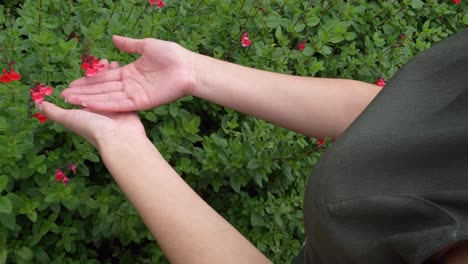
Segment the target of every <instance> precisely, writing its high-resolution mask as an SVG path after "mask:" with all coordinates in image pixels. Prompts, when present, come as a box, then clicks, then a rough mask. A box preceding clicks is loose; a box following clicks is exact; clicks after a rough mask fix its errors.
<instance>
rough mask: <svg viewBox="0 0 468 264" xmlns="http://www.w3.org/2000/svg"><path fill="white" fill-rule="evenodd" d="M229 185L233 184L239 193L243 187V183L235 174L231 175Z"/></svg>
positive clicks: (233, 187)
mask: <svg viewBox="0 0 468 264" xmlns="http://www.w3.org/2000/svg"><path fill="white" fill-rule="evenodd" d="M229 185H231V187H232V189H233V190H234V191H235V192H236V193H238V192H239V191H240V187H241V184H240V182H239V181H238V179H237V178H236V177H234V176H231V177H230V178H229Z"/></svg>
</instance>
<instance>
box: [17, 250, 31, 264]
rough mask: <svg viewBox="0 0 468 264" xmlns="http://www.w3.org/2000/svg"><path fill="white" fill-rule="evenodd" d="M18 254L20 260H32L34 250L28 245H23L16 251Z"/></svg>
mask: <svg viewBox="0 0 468 264" xmlns="http://www.w3.org/2000/svg"><path fill="white" fill-rule="evenodd" d="M16 256H17V258H18V260H19V261H23V262H31V261H32V260H33V252H32V250H31V249H30V248H28V247H21V248H20V249H18V250H17V251H16Z"/></svg>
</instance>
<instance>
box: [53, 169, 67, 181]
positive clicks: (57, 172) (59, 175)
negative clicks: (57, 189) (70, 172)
mask: <svg viewBox="0 0 468 264" xmlns="http://www.w3.org/2000/svg"><path fill="white" fill-rule="evenodd" d="M65 177H67V176H66V175H65V173H63V171H62V170H60V169H56V170H55V181H56V182H58V181H61V180H63V179H64V178H65Z"/></svg>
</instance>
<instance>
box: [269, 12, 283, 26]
mask: <svg viewBox="0 0 468 264" xmlns="http://www.w3.org/2000/svg"><path fill="white" fill-rule="evenodd" d="M265 23H266V25H267V26H268V27H269V28H277V27H279V26H280V25H281V23H282V20H281V17H280V16H278V15H277V14H275V15H269V16H267V17H266V18H265Z"/></svg>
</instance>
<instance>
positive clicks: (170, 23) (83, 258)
mask: <svg viewBox="0 0 468 264" xmlns="http://www.w3.org/2000/svg"><path fill="white" fill-rule="evenodd" d="M4 2H6V3H4V4H3V5H0V26H1V27H2V31H0V52H1V53H2V54H1V56H0V58H2V57H4V59H0V69H1V70H2V75H1V76H0V156H1V158H0V263H6V262H11V263H114V262H119V263H164V262H166V260H165V258H164V256H163V254H162V252H161V250H160V249H159V248H158V247H157V245H155V243H154V242H153V240H152V238H151V235H150V233H149V232H148V230H147V229H146V228H145V226H144V225H143V223H142V221H141V220H140V219H139V217H138V215H137V214H136V212H135V210H134V209H133V208H132V206H131V205H130V204H129V202H128V201H127V200H126V199H125V197H124V196H123V194H122V192H121V191H120V189H119V188H118V186H117V185H116V183H115V182H114V181H113V179H112V177H111V176H110V174H109V173H108V172H107V170H106V169H105V167H104V166H103V164H102V163H101V162H100V159H99V156H98V155H97V152H96V150H95V149H94V148H93V147H92V146H91V145H90V144H89V143H87V142H85V141H84V140H83V139H81V138H80V137H78V136H76V135H74V134H72V133H70V132H68V131H66V130H65V129H64V128H63V127H61V126H60V125H57V124H54V123H52V122H50V121H46V117H44V116H42V115H40V114H38V113H35V114H33V111H34V110H33V105H34V101H40V100H48V101H52V102H54V103H56V104H58V105H59V106H61V107H65V108H67V107H68V108H69V107H70V106H69V105H67V104H66V103H65V102H63V100H61V98H59V94H60V91H61V90H62V89H64V88H65V87H66V86H67V84H68V83H69V82H70V81H72V80H74V79H77V78H79V77H81V76H83V75H93V74H96V73H97V72H99V71H100V70H102V68H103V67H102V66H101V65H99V61H98V60H97V58H107V59H109V60H116V61H119V62H120V63H121V64H125V63H128V62H130V61H133V60H135V59H136V56H135V55H131V54H125V53H121V52H118V51H117V50H116V49H115V48H113V47H112V44H111V36H112V35H113V34H118V35H124V36H129V37H134V38H145V37H156V38H162V39H166V40H171V41H176V42H178V43H180V44H181V45H183V46H185V47H186V48H188V49H190V50H193V51H196V52H199V53H202V54H206V55H209V56H213V57H215V58H220V59H223V60H227V61H232V62H235V63H238V64H243V65H247V66H250V67H255V68H259V69H264V70H270V71H276V72H283V73H288V74H296V75H303V76H318V77H339V78H351V79H357V80H362V81H366V82H369V83H377V84H378V85H382V86H383V85H385V80H388V79H390V78H391V77H392V75H393V74H394V73H395V72H396V71H397V70H398V69H399V68H400V67H401V66H402V65H403V64H404V63H406V62H407V61H408V60H409V59H410V58H411V57H413V56H414V55H415V54H417V53H418V52H420V51H423V50H426V49H428V48H429V47H430V46H431V45H433V44H434V43H436V42H439V41H442V40H444V39H445V38H447V37H448V36H450V35H452V34H454V33H456V32H458V31H460V30H462V29H463V28H464V27H466V26H467V25H468V15H467V13H468V4H467V2H468V1H451V0H447V1H429V2H423V1H421V0H403V1H347V2H344V1H315V0H311V1H300V0H291V1H280V0H261V1H252V0H241V1H228V0H219V1H211V0H205V1H190V0H178V1H170V0H166V1H146V0H129V1H110V0H104V1H95V0H82V1H55V0H50V1H45V0H44V1H32V0H25V1H21V4H19V2H20V1H4ZM91 54H93V55H91ZM13 61H14V62H15V63H12V62H13ZM52 87H53V88H52ZM311 103H313V102H311ZM141 117H142V120H143V122H144V125H145V128H146V131H147V134H148V136H149V137H150V138H151V140H152V141H153V142H154V144H155V146H157V148H158V149H159V150H160V152H161V153H162V154H163V155H164V157H165V158H166V159H167V160H168V161H169V162H170V163H171V164H172V165H173V166H174V167H175V169H176V170H177V171H178V172H179V173H180V175H181V176H182V177H183V178H184V179H185V180H186V181H187V182H188V183H189V184H190V185H191V186H192V187H193V188H194V189H195V190H196V191H197V192H198V193H199V194H200V195H201V196H202V197H203V198H204V199H205V200H206V201H207V202H208V203H210V204H211V205H212V206H213V207H214V208H215V209H216V210H217V211H218V212H220V213H221V214H222V215H223V216H225V217H226V219H228V220H229V221H230V222H231V223H232V224H233V225H234V226H235V227H237V228H238V229H239V230H240V231H241V232H242V233H243V234H244V235H245V236H246V237H247V238H249V239H250V240H251V241H252V242H253V243H254V245H256V246H257V247H258V248H259V249H260V250H262V251H263V252H264V253H265V254H266V255H267V256H268V257H270V258H271V259H272V260H273V261H274V262H275V263H287V262H290V260H291V259H292V257H293V256H294V255H296V254H297V253H298V252H299V250H300V247H301V244H302V242H303V238H304V235H303V233H304V232H303V223H302V199H303V191H304V185H305V181H306V178H307V177H308V176H309V174H310V172H311V170H312V168H313V166H314V165H315V163H316V162H317V160H318V159H319V158H320V154H321V152H322V151H325V150H326V148H327V147H328V146H329V145H330V144H331V142H330V140H329V139H313V138H307V137H304V136H301V135H298V134H296V133H293V132H290V131H287V130H284V129H281V128H279V127H276V126H273V125H271V124H268V123H266V122H264V121H261V120H256V119H254V118H251V117H248V116H245V115H242V114H240V113H237V112H234V111H232V110H230V109H226V108H223V107H220V106H217V105H214V104H211V103H209V102H205V101H202V100H199V99H197V98H191V97H187V98H184V99H181V100H179V101H177V102H175V103H172V104H170V105H165V106H162V107H159V108H156V109H153V110H150V111H142V112H141ZM34 118H36V119H37V120H35V119H34ZM157 188H158V187H157V186H155V190H156V191H157Z"/></svg>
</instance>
